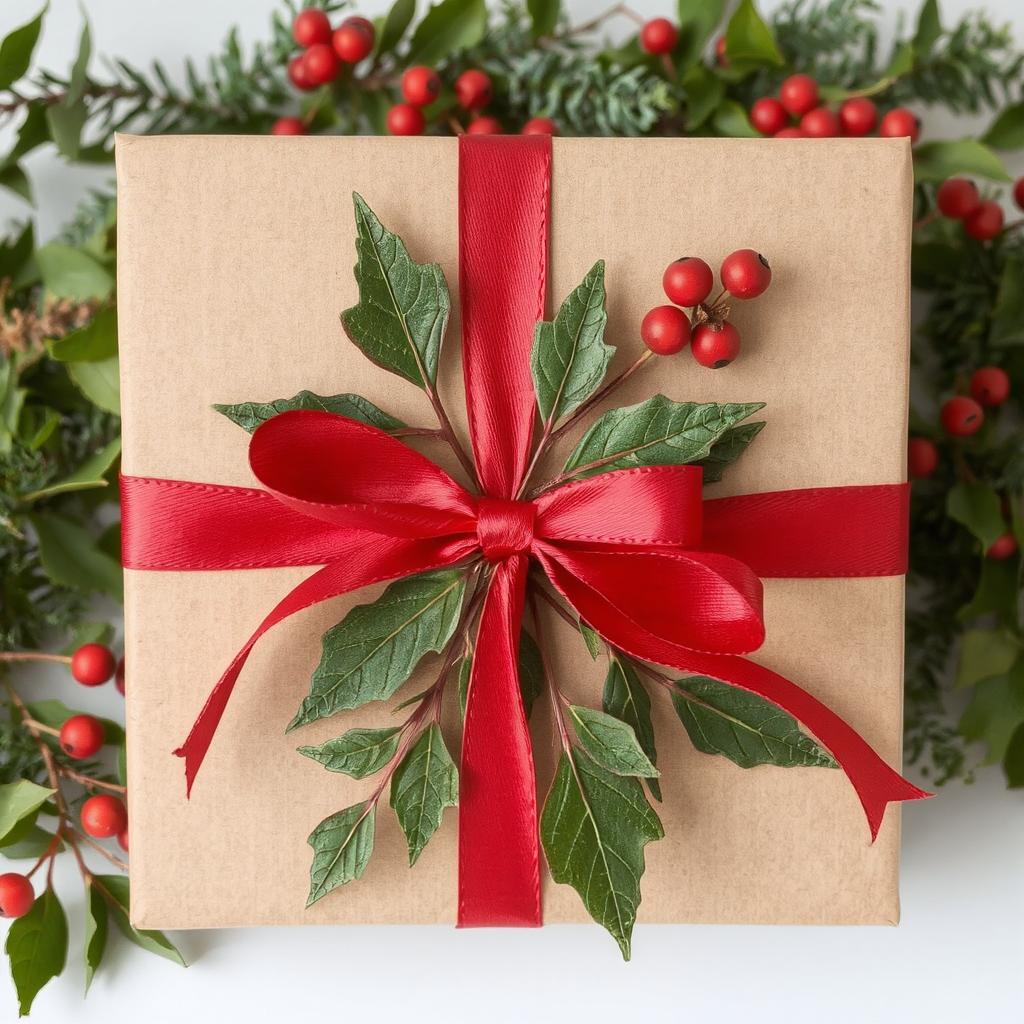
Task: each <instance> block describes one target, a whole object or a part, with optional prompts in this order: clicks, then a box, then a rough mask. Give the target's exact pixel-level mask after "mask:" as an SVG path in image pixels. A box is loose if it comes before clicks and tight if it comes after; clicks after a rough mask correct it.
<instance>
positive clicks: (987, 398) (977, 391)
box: [971, 366, 1010, 405]
mask: <svg viewBox="0 0 1024 1024" xmlns="http://www.w3.org/2000/svg"><path fill="white" fill-rule="evenodd" d="M971 397H972V398H973V399H974V400H975V401H976V402H977V403H978V404H979V405H1002V404H1003V402H1005V401H1006V400H1007V399H1008V398H1009V397H1010V378H1009V377H1008V376H1007V375H1006V371H1005V370H1001V369H999V367H998V366H983V367H982V368H981V369H980V370H975V371H974V375H973V376H972V377H971Z"/></svg>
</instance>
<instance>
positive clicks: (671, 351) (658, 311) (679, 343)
mask: <svg viewBox="0 0 1024 1024" xmlns="http://www.w3.org/2000/svg"><path fill="white" fill-rule="evenodd" d="M640 337H641V338H643V340H644V344H645V345H646V346H647V347H648V348H649V349H650V350H651V351H652V352H653V353H654V354H655V355H658V356H673V355H675V354H676V353H677V352H681V351H682V350H683V349H684V348H686V343H687V342H688V341H689V340H690V318H689V317H688V316H687V315H686V314H685V313H684V312H683V311H682V310H681V309H680V308H679V307H678V306H655V307H654V309H652V310H651V311H650V312H649V313H648V314H647V316H645V317H644V319H643V323H641V324H640Z"/></svg>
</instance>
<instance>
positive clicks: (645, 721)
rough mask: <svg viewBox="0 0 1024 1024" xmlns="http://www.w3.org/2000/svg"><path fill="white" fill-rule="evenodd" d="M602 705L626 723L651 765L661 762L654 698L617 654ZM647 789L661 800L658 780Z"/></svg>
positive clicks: (611, 660)
mask: <svg viewBox="0 0 1024 1024" xmlns="http://www.w3.org/2000/svg"><path fill="white" fill-rule="evenodd" d="M601 706H602V707H603V708H604V710H605V712H606V713H607V714H609V715H614V716H615V717H616V718H618V719H619V720H620V721H623V722H626V723H627V724H628V725H629V726H630V727H631V728H632V730H633V732H634V733H635V735H636V738H637V742H638V743H639V744H640V749H641V750H643V752H644V753H645V754H646V755H647V758H648V760H649V761H650V762H651V764H652V765H657V763H658V751H657V748H656V747H655V744H654V723H653V722H652V721H651V698H650V696H649V695H648V693H647V690H646V688H645V687H644V684H643V682H642V681H641V679H640V677H639V676H638V675H637V673H636V669H634V668H633V666H632V665H630V664H629V662H628V661H624V660H623V659H622V658H620V657H619V656H618V655H617V654H613V655H612V656H611V659H610V661H609V662H608V675H607V676H605V680H604V695H603V697H602V701H601ZM647 788H648V789H649V790H650V791H651V795H652V796H653V797H654V799H655V800H658V801H659V802H660V801H661V784H660V783H659V782H658V780H657V779H653V778H648V779H647Z"/></svg>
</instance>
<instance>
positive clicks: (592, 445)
mask: <svg viewBox="0 0 1024 1024" xmlns="http://www.w3.org/2000/svg"><path fill="white" fill-rule="evenodd" d="M763 408H764V403H761V402H748V403H745V404H742V405H734V404H730V405H718V404H717V403H714V402H712V403H709V404H706V405H699V404H697V403H696V402H673V401H672V400H671V399H668V398H666V397H665V396H664V395H655V396H654V397H653V398H649V399H648V400H647V401H646V402H641V403H640V404H639V405H630V406H625V407H624V408H621V409H613V410H612V411H611V412H607V413H605V414H604V416H602V417H601V418H600V419H599V420H598V421H597V422H596V423H595V424H594V425H593V426H592V427H591V428H590V429H589V430H588V431H587V432H586V434H584V435H583V439H582V440H581V441H580V443H579V444H578V445H577V446H576V449H575V451H574V452H573V453H572V454H571V455H570V456H569V461H568V462H566V464H565V471H566V472H567V473H568V472H573V471H575V473H574V475H577V476H580V477H588V476H593V475H594V474H595V473H607V472H609V471H610V470H613V469H632V468H633V467H634V466H680V465H685V464H687V463H693V462H699V461H700V460H701V459H706V458H707V457H708V456H709V455H710V454H711V449H712V447H713V446H714V445H715V443H716V442H717V441H719V440H720V439H721V438H722V437H723V435H724V434H725V432H726V431H727V430H728V429H729V428H730V427H732V426H735V425H736V424H737V423H738V422H739V421H740V420H744V419H746V418H747V417H748V416H750V415H751V414H752V413H755V412H757V410H758V409H763Z"/></svg>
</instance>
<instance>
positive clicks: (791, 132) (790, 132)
mask: <svg viewBox="0 0 1024 1024" xmlns="http://www.w3.org/2000/svg"><path fill="white" fill-rule="evenodd" d="M772 138H773V139H806V138H807V132H805V131H804V130H803V129H802V128H797V127H796V125H790V126H789V127H788V128H783V129H782V131H779V132H776V133H775V134H774V135H773V136H772Z"/></svg>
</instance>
